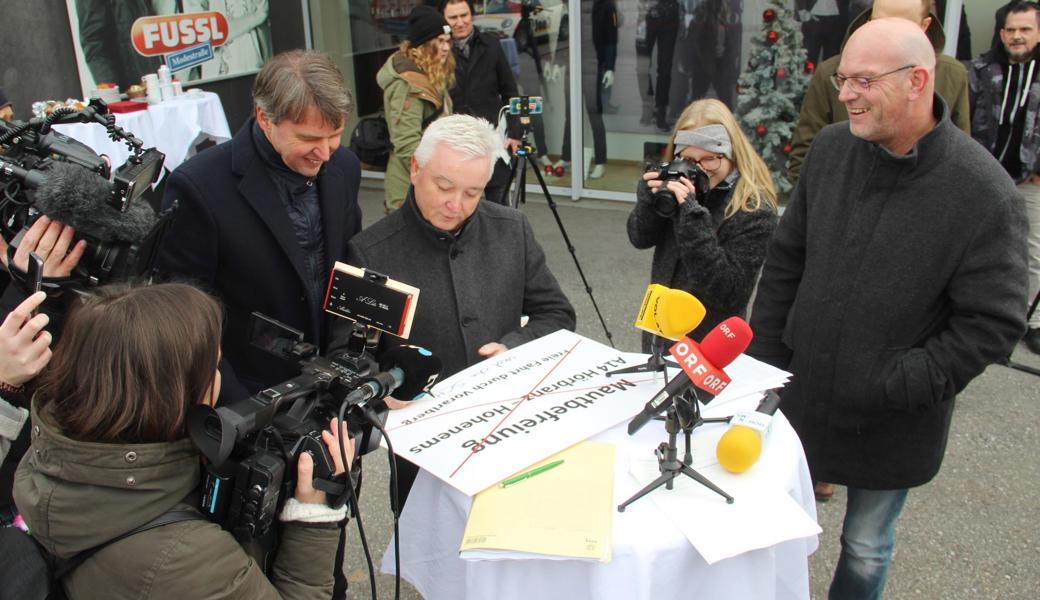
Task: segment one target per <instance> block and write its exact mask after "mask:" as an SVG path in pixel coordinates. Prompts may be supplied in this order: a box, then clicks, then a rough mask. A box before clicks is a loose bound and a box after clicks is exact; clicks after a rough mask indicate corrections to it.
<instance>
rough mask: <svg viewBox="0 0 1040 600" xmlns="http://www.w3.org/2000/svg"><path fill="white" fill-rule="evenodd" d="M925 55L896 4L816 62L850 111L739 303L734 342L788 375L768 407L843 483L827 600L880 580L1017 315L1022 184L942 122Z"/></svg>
mask: <svg viewBox="0 0 1040 600" xmlns="http://www.w3.org/2000/svg"><path fill="white" fill-rule="evenodd" d="M935 63H936V60H935V53H934V51H933V49H932V46H931V44H930V43H929V40H928V38H927V37H926V36H925V34H924V33H923V32H922V31H921V29H920V28H919V27H917V26H916V24H914V23H912V22H910V21H908V20H906V19H878V20H872V21H871V22H869V23H867V24H865V25H863V27H861V28H859V29H858V30H857V31H856V32H855V33H853V34H852V36H851V37H850V38H849V40H848V43H847V44H846V46H845V49H844V51H843V52H842V55H841V60H840V63H839V65H838V67H837V69H836V71H835V73H834V77H831V78H830V80H831V83H833V84H834V85H835V86H836V88H837V90H838V97H839V99H840V101H841V102H842V103H843V104H844V106H845V108H846V110H847V111H848V114H849V121H848V123H836V124H833V125H829V126H827V127H824V128H823V129H822V130H821V131H820V133H819V135H817V136H816V139H815V140H814V141H813V143H812V146H811V148H810V149H809V153H808V155H807V156H806V160H805V165H804V168H803V170H802V175H801V179H800V180H799V182H798V186H797V187H796V188H795V191H794V193H793V195H792V197H791V200H790V204H789V205H788V207H787V211H786V212H785V213H784V215H783V217H782V218H781V220H780V224H779V226H778V228H777V231H776V234H775V235H774V236H773V240H772V242H771V243H770V247H769V250H768V252H767V254H766V262H765V266H764V267H763V272H762V279H761V282H760V283H759V288H758V295H757V298H756V300H755V305H754V310H753V311H752V319H751V326H752V329H753V330H754V331H755V339H754V340H753V341H752V344H751V347H750V348H749V349H748V353H749V354H751V355H752V356H755V357H756V358H759V359H762V360H765V361H767V362H769V363H771V364H774V365H776V366H778V367H780V368H784V369H787V370H789V371H791V372H792V373H793V374H794V377H793V378H792V380H791V383H790V384H788V385H787V386H786V387H785V388H784V389H783V391H782V394H781V396H782V403H781V408H782V409H783V411H784V414H785V415H786V416H787V418H788V419H789V420H790V421H791V424H792V425H793V426H794V428H795V430H797V431H798V434H799V436H800V437H801V440H802V444H803V446H804V448H805V454H806V457H807V459H808V461H809V468H810V471H811V473H812V476H813V479H814V480H815V481H829V482H834V483H838V484H841V485H844V486H846V487H847V488H848V499H847V506H846V512H845V520H844V524H843V528H842V533H841V556H840V558H839V560H838V565H837V568H836V571H835V574H834V579H833V581H832V583H831V588H830V598H832V599H840V600H855V599H860V598H880V597H881V595H882V592H883V590H884V585H885V579H886V575H887V571H888V565H889V563H890V561H891V557H892V549H893V545H894V531H895V523H896V520H897V518H898V517H899V514H900V512H901V511H902V508H903V504H904V502H905V500H906V497H907V493H908V491H909V489H910V488H913V487H916V486H920V485H924V484H925V483H927V482H928V481H930V480H931V479H932V478H933V477H935V475H936V474H937V473H938V471H939V467H940V465H941V463H942V458H943V454H944V452H945V449H946V440H947V436H948V434H949V427H950V420H951V417H952V414H953V407H954V399H955V396H956V395H957V394H958V393H959V392H960V391H961V390H963V389H964V387H965V386H966V385H968V383H969V382H970V381H971V380H972V379H974V378H975V377H976V376H977V375H979V374H980V373H981V372H982V371H983V370H984V369H985V368H986V366H987V365H989V364H992V363H993V362H995V361H997V360H999V359H1001V358H1003V357H1005V356H1007V355H1008V354H1009V353H1010V352H1011V350H1012V348H1014V346H1015V343H1016V342H1017V341H1018V339H1019V337H1021V335H1022V332H1023V331H1024V330H1025V321H1024V314H1023V312H1022V300H1021V299H1022V298H1023V297H1025V293H1026V287H1027V271H1026V229H1027V227H1026V220H1025V214H1024V211H1023V205H1022V198H1021V196H1020V195H1019V193H1018V192H1017V190H1016V189H1015V186H1014V184H1013V183H1012V181H1011V180H1010V178H1008V177H1007V175H1006V174H1005V173H1004V172H1003V169H1002V167H1001V166H1000V164H999V163H998V162H997V161H996V160H995V159H994V158H993V157H992V156H991V155H990V154H989V153H988V152H986V150H985V149H984V148H982V146H980V145H979V144H978V143H976V142H975V141H974V140H973V139H972V138H971V137H969V136H968V135H967V134H965V133H964V132H963V131H961V130H959V129H958V128H957V127H956V126H955V125H954V124H953V123H952V122H951V121H950V109H949V106H948V105H947V104H946V102H945V101H944V100H943V99H942V98H941V97H940V96H939V95H938V94H936V93H935V83H934V81H935V68H936V67H935ZM911 551H912V550H911Z"/></svg>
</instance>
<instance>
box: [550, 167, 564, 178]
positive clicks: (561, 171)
mask: <svg viewBox="0 0 1040 600" xmlns="http://www.w3.org/2000/svg"><path fill="white" fill-rule="evenodd" d="M564 172H565V171H564V169H563V167H556V168H555V169H554V170H553V173H555V174H556V176H557V177H563V174H564Z"/></svg>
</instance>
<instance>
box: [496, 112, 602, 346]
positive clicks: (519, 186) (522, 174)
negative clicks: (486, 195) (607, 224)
mask: <svg viewBox="0 0 1040 600" xmlns="http://www.w3.org/2000/svg"><path fill="white" fill-rule="evenodd" d="M529 110H530V107H529V102H528V98H527V97H526V96H521V99H520V119H519V120H520V126H521V131H522V134H521V136H520V146H519V147H518V148H517V149H516V158H515V160H514V161H513V169H512V172H511V173H509V181H508V182H507V183H506V188H505V191H504V192H502V195H503V198H502V200H506V202H502V204H506V205H508V206H511V207H513V208H516V209H519V208H520V205H521V204H524V203H526V202H527V166H528V163H531V169H532V170H533V171H534V175H535V177H537V178H538V183H539V185H541V186H542V194H544V195H545V202H546V203H547V204H548V205H549V209H550V210H552V213H553V217H554V218H555V219H556V225H557V227H559V228H560V233H561V234H562V235H563V241H564V243H566V244H567V250H568V251H570V253H571V258H573V259H574V266H575V267H577V268H578V275H580V276H581V282H582V283H583V284H585V293H586V294H588V295H589V300H591V301H592V308H594V309H595V310H596V316H597V317H599V323H600V325H602V326H603V333H605V334H606V335H607V342H608V343H610V347H611V348H613V347H614V336H613V334H611V333H610V330H609V329H607V322H606V321H604V320H603V313H601V312H600V311H599V305H598V304H596V297H595V296H593V295H592V286H590V285H589V280H588V279H586V278H585V272H584V271H582V270H581V263H579V262H578V255H577V254H576V253H575V252H574V244H572V243H571V238H570V237H569V236H568V235H567V229H566V228H565V227H564V226H563V221H562V220H561V219H560V211H559V210H558V209H557V208H556V202H555V201H554V200H553V199H552V195H550V194H549V188H548V186H546V185H545V179H543V178H542V172H541V171H539V170H538V166H537V164H535V163H534V162H532V159H534V157H535V155H536V154H537V152H535V149H534V148H533V147H531V145H530V144H529V143H528V141H527V136H528V134H529V133H530V131H531V116H530V113H529V112H528V111H529ZM513 181H516V189H515V190H513V193H512V196H510V195H509V186H511V185H513Z"/></svg>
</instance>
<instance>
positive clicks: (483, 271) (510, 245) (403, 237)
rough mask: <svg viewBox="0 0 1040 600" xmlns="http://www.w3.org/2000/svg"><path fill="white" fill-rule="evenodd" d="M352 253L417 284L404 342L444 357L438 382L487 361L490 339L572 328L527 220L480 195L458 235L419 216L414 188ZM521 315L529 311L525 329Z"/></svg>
mask: <svg viewBox="0 0 1040 600" xmlns="http://www.w3.org/2000/svg"><path fill="white" fill-rule="evenodd" d="M347 256H348V259H347V262H349V263H350V264H352V265H355V266H359V267H365V268H368V269H372V270H375V271H378V272H380V273H382V274H384V275H388V276H389V277H390V278H392V279H396V280H397V281H401V282H403V283H407V284H409V285H413V286H415V287H417V288H419V300H418V303H417V306H416V311H415V322H414V324H413V325H412V331H411V335H410V336H409V338H408V340H407V343H410V344H416V345H419V346H423V347H425V348H428V349H429V350H430V351H431V352H433V353H434V354H435V355H436V356H438V357H439V358H440V359H441V361H442V362H443V365H444V368H443V370H442V372H441V379H443V378H445V377H449V376H451V375H453V374H454V373H457V372H458V371H461V370H462V369H464V368H466V367H468V366H470V365H473V364H476V363H478V362H480V361H481V360H483V357H482V356H480V355H478V354H477V349H479V348H480V347H481V346H483V345H484V344H487V343H489V342H499V343H502V344H504V345H506V346H507V347H509V348H513V347H515V346H519V345H520V344H523V343H524V342H529V341H531V340H534V339H536V338H539V337H541V336H543V335H546V334H548V333H552V332H554V331H556V330H558V329H569V330H573V329H574V325H575V317H574V308H573V307H572V306H571V303H570V301H569V300H567V297H566V296H564V294H563V291H561V290H560V285H559V283H557V281H556V278H555V277H554V276H553V274H552V273H551V272H550V271H549V267H548V266H547V265H546V263H545V252H543V251H542V247H541V246H539V245H538V242H537V241H536V240H535V239H534V233H533V232H532V231H531V224H530V223H528V221H527V217H526V216H524V214H523V213H522V212H520V211H519V210H516V209H513V208H508V207H505V206H501V205H498V204H495V203H493V202H485V201H481V202H479V203H478V204H477V208H476V211H474V213H473V215H472V216H471V217H470V218H469V220H467V221H466V224H465V225H464V226H463V228H462V230H461V231H460V232H459V234H458V235H454V234H451V233H447V232H444V231H441V230H439V229H436V228H435V227H433V226H432V225H430V224H429V223H428V222H427V221H426V220H425V219H424V218H423V217H422V215H421V214H420V212H419V209H418V207H416V205H415V198H414V196H413V191H412V190H411V189H409V190H408V194H407V196H406V198H405V202H404V204H403V205H402V206H401V209H400V210H398V211H396V212H394V213H392V214H390V215H388V216H386V217H384V218H383V219H382V220H380V221H379V222H377V223H375V224H374V225H372V226H371V227H369V228H368V229H365V230H364V231H362V232H361V233H359V234H357V235H356V236H354V238H353V239H351V241H350V245H349V249H348V255H347ZM521 315H527V316H528V317H529V321H528V323H527V325H526V326H525V327H521V326H520V317H521ZM349 334H350V323H349V322H347V321H342V322H339V323H337V324H336V325H335V326H334V329H333V340H332V343H331V344H330V352H334V351H335V350H336V349H337V348H339V347H343V346H345V345H346V343H347V340H348V338H349ZM385 337H392V336H385Z"/></svg>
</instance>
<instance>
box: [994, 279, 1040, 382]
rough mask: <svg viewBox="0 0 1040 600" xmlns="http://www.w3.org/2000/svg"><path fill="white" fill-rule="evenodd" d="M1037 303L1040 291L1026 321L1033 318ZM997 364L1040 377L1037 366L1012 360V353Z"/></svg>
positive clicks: (1034, 298)
mask: <svg viewBox="0 0 1040 600" xmlns="http://www.w3.org/2000/svg"><path fill="white" fill-rule="evenodd" d="M1037 304H1040V291H1038V292H1037V293H1036V296H1034V297H1033V303H1032V304H1030V305H1029V312H1027V313H1026V322H1028V321H1029V319H1032V318H1033V314H1034V313H1035V312H1036V305H1037ZM997 364H1000V365H1003V366H1005V367H1007V368H1009V369H1015V370H1016V371H1022V372H1023V373H1030V374H1032V375H1036V376H1038V377H1040V369H1037V368H1036V367H1030V366H1029V365H1023V364H1022V363H1020V362H1015V361H1013V360H1011V355H1010V354H1009V355H1008V356H1007V358H1005V359H1004V360H1002V361H1000V362H999V363H997Z"/></svg>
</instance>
